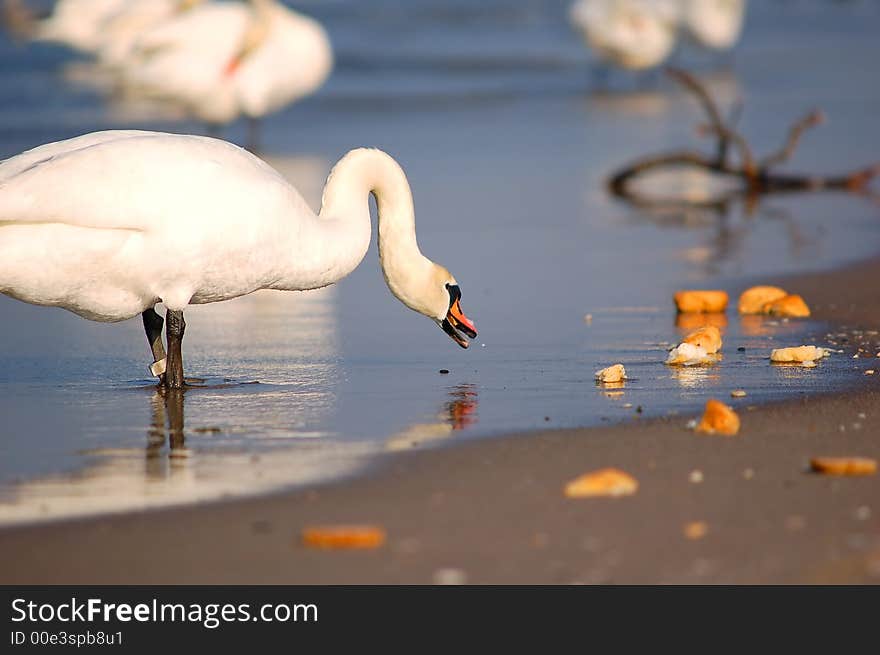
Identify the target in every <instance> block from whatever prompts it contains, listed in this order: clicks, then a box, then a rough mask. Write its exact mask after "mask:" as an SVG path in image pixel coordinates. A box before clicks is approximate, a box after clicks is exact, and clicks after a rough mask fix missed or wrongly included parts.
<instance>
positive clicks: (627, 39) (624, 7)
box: [569, 0, 679, 70]
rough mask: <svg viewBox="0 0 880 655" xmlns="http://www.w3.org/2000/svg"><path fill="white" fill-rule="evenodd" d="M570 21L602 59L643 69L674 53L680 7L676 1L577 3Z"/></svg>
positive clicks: (591, 0) (595, 0)
mask: <svg viewBox="0 0 880 655" xmlns="http://www.w3.org/2000/svg"><path fill="white" fill-rule="evenodd" d="M569 18H570V20H571V22H572V24H573V25H574V26H575V27H576V28H577V29H578V30H579V31H580V32H581V34H582V36H583V38H584V41H585V42H586V44H587V45H588V46H589V47H590V48H591V49H592V50H593V51H594V52H595V53H596V54H597V55H598V56H599V58H600V59H602V60H603V61H605V62H607V63H610V64H613V65H614V66H618V67H621V68H625V69H629V70H643V69H648V68H653V67H655V66H658V65H660V64H661V63H663V61H665V60H666V58H667V57H669V55H670V54H671V53H672V50H673V48H674V47H675V43H676V38H677V34H676V32H677V22H678V19H679V7H678V4H677V3H676V2H675V0H577V1H576V2H575V3H574V4H573V5H572V6H571V8H570V11H569Z"/></svg>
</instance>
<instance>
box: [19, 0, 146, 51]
mask: <svg viewBox="0 0 880 655" xmlns="http://www.w3.org/2000/svg"><path fill="white" fill-rule="evenodd" d="M128 2H129V0H58V2H57V3H56V4H55V8H54V10H53V11H52V15H51V16H49V17H48V18H46V19H45V20H42V21H39V23H37V25H36V30H35V35H34V36H35V38H36V39H39V40H44V41H54V42H57V43H63V44H65V45H67V46H69V47H71V48H74V49H76V50H81V51H83V52H89V53H91V52H95V51H96V50H97V49H98V48H99V47H100V45H101V42H102V39H103V34H102V32H101V25H102V23H103V21H104V20H105V19H106V18H108V17H109V16H111V15H113V14H114V13H116V12H118V11H120V10H121V9H123V8H124V7H125V5H127V4H128Z"/></svg>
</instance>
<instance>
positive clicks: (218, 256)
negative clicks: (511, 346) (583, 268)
mask: <svg viewBox="0 0 880 655" xmlns="http://www.w3.org/2000/svg"><path fill="white" fill-rule="evenodd" d="M371 193H372V194H373V195H374V196H375V198H376V205H377V208H378V215H379V258H380V260H381V264H382V271H383V273H384V275H385V280H386V282H387V284H388V287H389V289H390V290H391V292H392V293H393V294H394V296H396V297H397V298H398V299H399V300H400V301H401V302H402V303H403V304H404V305H406V306H407V307H409V308H410V309H413V310H415V311H417V312H419V313H421V314H424V315H425V316H428V317H430V318H431V319H433V320H434V321H435V322H436V323H437V324H438V325H439V326H440V327H441V328H442V329H443V330H444V331H445V332H446V333H447V334H448V335H449V336H450V337H452V339H454V340H455V342H456V343H457V344H458V345H460V346H461V347H463V348H466V347H467V345H468V342H467V340H466V339H465V338H464V337H463V336H462V334H460V332H461V333H464V334H465V335H467V336H469V337H471V338H474V337H476V334H477V333H476V329H475V327H474V325H473V323H471V322H470V320H468V319H467V318H466V317H465V315H464V314H463V313H462V310H461V305H460V302H459V301H460V298H461V292H460V290H459V287H458V283H457V282H456V281H455V278H454V277H453V276H452V275H451V274H450V273H449V271H447V270H446V269H445V268H443V267H442V266H439V265H438V264H435V263H434V262H432V261H431V260H429V259H427V258H426V257H424V256H423V255H422V253H421V252H420V250H419V247H418V244H417V242H416V233H415V214H414V207H413V200H412V195H411V193H410V187H409V184H408V182H407V179H406V175H405V174H404V172H403V170H402V169H401V168H400V166H399V165H398V164H397V163H396V162H395V161H394V159H392V158H391V157H390V156H388V155H387V154H385V153H384V152H382V151H380V150H368V149H358V150H352V151H351V152H349V153H348V154H347V155H345V157H343V158H342V159H341V160H340V161H339V162H338V163H337V164H336V166H334V167H333V170H332V171H331V173H330V176H329V178H328V179H327V183H326V185H325V187H324V195H323V198H322V206H321V210H320V213H319V214H318V215H317V216H316V215H315V214H314V213H313V212H312V210H311V209H309V207H308V205H307V204H306V202H305V201H304V200H303V199H302V197H301V196H300V194H299V193H298V192H297V191H296V189H294V188H293V187H292V186H291V185H290V184H289V183H288V182H286V181H285V180H284V179H283V178H282V177H281V175H280V174H279V173H278V172H277V171H275V170H274V169H273V168H272V167H270V166H269V165H268V164H266V163H265V162H263V161H262V160H260V159H258V158H257V157H255V156H253V155H251V154H250V153H248V152H247V151H245V150H243V149H241V148H239V147H237V146H234V145H232V144H230V143H227V142H225V141H220V140H217V139H212V138H208V137H199V136H189V135H176V134H164V133H161V132H139V131H107V132H95V133H92V134H86V135H84V136H80V137H76V138H74V139H69V140H66V141H59V142H57V143H50V144H47V145H43V146H40V147H38V148H34V149H33V150H29V151H27V152H24V153H22V154H20V155H17V156H15V157H12V158H11V159H8V160H6V161H4V162H2V163H0V293H4V294H6V295H9V296H11V297H13V298H17V299H19V300H22V301H24V302H28V303H33V304H37V305H49V306H57V307H63V308H64V309H67V310H70V311H72V312H74V313H76V314H79V315H80V316H82V317H84V318H87V319H91V320H94V321H105V322H114V321H121V320H125V319H127V318H131V317H133V316H136V315H137V314H142V315H143V319H144V327H145V330H146V332H147V338H148V340H149V342H150V346H151V348H152V350H153V357H154V360H155V362H156V364H154V367H153V368H152V370H153V372H154V374H156V375H157V376H159V378H160V381H162V382H163V383H164V384H165V385H167V386H169V387H181V386H183V385H184V377H183V364H182V358H181V352H180V346H181V341H182V339H183V333H184V328H185V323H184V320H183V310H184V309H186V307H187V306H188V305H190V304H201V303H210V302H218V301H221V300H228V299H230V298H235V297H238V296H242V295H245V294H248V293H251V292H253V291H255V290H257V289H282V290H304V289H315V288H319V287H324V286H327V285H330V284H333V283H334V282H337V281H338V280H340V279H342V278H344V277H345V276H346V275H348V274H349V273H350V272H351V271H352V270H354V268H355V267H356V266H357V265H358V264H359V263H360V261H361V260H362V259H363V257H364V255H365V254H366V251H367V249H368V247H369V244H370V232H371V229H370V209H369V202H368V200H369V198H368V196H369V194H371ZM159 302H162V303H164V304H165V307H166V310H167V313H166V318H167V323H168V325H167V342H168V356H167V366H166V362H165V351H164V348H163V346H162V340H161V334H162V322H163V321H162V319H161V318H160V317H159V315H158V314H157V313H156V312H155V310H154V309H153V308H154V306H155V305H156V304H157V303H159ZM166 368H167V373H165V369H166ZM163 373H164V378H163Z"/></svg>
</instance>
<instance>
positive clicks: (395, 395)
mask: <svg viewBox="0 0 880 655" xmlns="http://www.w3.org/2000/svg"><path fill="white" fill-rule="evenodd" d="M295 4H296V6H297V7H298V8H301V9H302V10H303V11H306V12H308V13H311V14H312V15H314V16H315V17H316V18H318V19H319V20H321V21H322V22H323V23H324V24H325V26H326V27H327V30H328V32H329V33H330V35H331V38H332V40H333V43H334V47H335V50H336V57H337V67H336V70H335V71H334V74H333V76H332V77H331V79H330V80H329V82H328V83H327V85H326V86H325V87H324V88H323V89H322V90H321V91H320V92H319V93H318V94H316V95H315V96H313V97H311V98H309V99H307V100H304V101H303V102H301V103H298V104H296V105H294V106H291V107H289V108H287V109H285V110H283V111H282V112H280V113H278V114H276V115H274V116H272V117H270V119H269V120H268V121H267V123H266V125H265V131H264V143H265V157H266V158H267V159H268V160H269V161H270V163H272V164H273V165H275V166H276V167H278V168H279V170H281V171H282V172H283V173H284V174H285V175H286V176H287V177H288V178H289V179H291V180H292V181H293V182H294V183H295V184H296V185H297V186H298V187H300V188H301V189H302V190H303V192H304V195H305V196H306V198H307V200H309V202H311V203H312V204H313V206H315V207H316V208H317V203H319V199H320V190H321V187H322V184H323V180H324V178H325V177H326V174H327V171H328V170H329V168H330V166H331V165H332V163H333V162H334V161H335V160H336V159H337V158H339V157H340V156H341V155H342V154H344V152H345V151H347V150H348V149H349V148H352V147H356V146H361V145H371V146H377V147H381V148H383V149H384V150H386V151H388V152H390V153H392V154H393V155H394V156H395V157H396V158H397V159H398V160H399V161H400V162H401V164H402V165H403V166H404V168H405V169H406V171H407V174H408V176H409V179H410V183H411V184H412V187H413V191H414V195H415V200H416V209H417V216H418V225H417V228H418V234H419V242H420V245H421V248H422V250H423V251H424V252H425V254H426V255H428V256H429V257H431V258H433V259H434V260H436V261H439V262H441V263H443V264H444V265H445V266H447V267H448V268H449V269H450V270H452V271H453V273H454V274H455V276H456V278H457V279H458V281H459V282H460V284H461V287H462V291H463V294H464V295H463V301H462V303H463V307H464V309H465V311H466V312H467V313H468V315H469V316H471V317H472V318H473V319H474V321H475V322H476V324H477V326H478V328H479V329H480V336H479V338H478V339H477V341H476V342H475V343H474V345H473V347H472V348H471V349H470V350H468V351H462V350H460V349H458V347H457V346H455V345H454V344H453V343H452V342H451V341H450V340H449V339H448V338H447V337H446V336H445V335H443V334H442V332H440V331H439V330H438V329H437V328H436V327H435V326H434V325H433V324H432V323H431V322H430V321H428V320H426V319H424V318H423V317H420V316H418V315H416V314H414V313H412V312H410V311H409V310H406V309H405V308H404V307H402V306H401V305H400V304H399V303H398V302H397V301H396V300H395V299H394V298H393V297H391V295H390V294H389V293H388V292H387V289H386V288H385V285H384V282H383V280H382V276H381V272H380V270H379V266H378V262H377V257H376V255H375V250H374V249H373V250H371V252H370V253H369V254H368V256H367V258H366V259H365V261H364V263H363V264H362V265H361V267H360V268H359V269H358V270H357V271H355V273H354V274H352V275H351V276H350V277H349V278H347V279H346V280H344V281H342V282H341V283H340V284H338V285H337V286H335V287H333V288H331V289H328V290H324V291H321V292H318V293H316V294H282V293H273V292H265V293H260V294H255V295H254V296H252V297H248V298H243V299H240V300H237V301H232V302H228V303H221V304H216V305H209V306H201V307H196V308H193V309H192V310H191V311H188V312H187V323H188V328H187V336H186V341H185V344H184V357H185V362H186V366H187V372H188V374H191V375H198V376H202V377H205V378H207V383H206V385H207V386H206V387H205V388H196V389H192V390H190V391H187V393H186V394H185V395H184V397H183V400H182V401H181V400H180V399H177V398H175V399H171V400H170V401H169V399H167V398H164V397H163V396H161V395H159V394H157V393H156V392H155V391H154V390H153V389H152V388H151V386H150V381H149V379H148V375H147V373H146V366H147V364H148V363H149V359H150V358H149V356H148V355H149V353H148V349H147V346H146V340H145V338H144V336H143V331H142V328H141V325H140V321H139V320H132V321H128V322H125V323H122V324H118V325H101V324H95V323H90V322H87V321H84V320H82V319H80V318H78V317H76V316H74V315H72V314H69V313H67V312H64V311H62V310H58V309H47V308H41V307H32V306H29V305H24V304H22V303H18V302H16V301H13V300H10V299H7V298H5V297H0V416H2V417H3V424H2V427H0V499H5V502H0V522H2V521H12V520H30V519H33V518H41V517H54V516H64V515H70V514H80V513H88V512H95V511H111V510H125V509H133V508H140V507H147V506H154V505H162V504H170V503H180V502H189V501H193V500H201V499H210V498H217V497H221V496H228V495H237V494H245V493H257V492H263V491H267V490H270V489H276V488H279V487H285V486H291V485H299V484H309V483H313V482H315V481H317V480H322V479H327V478H332V477H335V476H340V475H347V474H351V473H353V472H356V471H357V470H360V468H362V467H363V466H364V465H365V464H367V463H375V462H377V461H381V458H382V457H383V456H385V455H384V453H386V452H388V451H396V450H400V449H402V448H407V447H410V446H412V445H413V444H425V445H428V444H433V443H449V442H450V440H451V439H468V438H479V437H482V436H486V435H492V434H498V433H503V432H509V431H519V430H528V429H534V428H539V427H540V428H543V427H560V426H580V425H595V424H599V423H602V422H606V421H617V420H622V419H626V418H630V417H634V416H635V415H636V409H637V408H639V407H640V408H641V409H642V413H641V414H640V415H641V416H655V415H663V414H668V413H680V414H681V415H682V424H684V422H685V421H686V418H687V417H689V416H690V415H692V414H693V413H694V411H696V409H697V408H698V407H699V406H700V405H701V404H702V402H703V401H704V400H705V399H706V398H707V397H710V396H720V397H725V398H726V397H728V394H729V391H730V390H732V389H735V388H744V389H746V390H747V391H748V397H747V398H745V399H742V400H739V401H736V403H735V404H739V405H745V404H753V403H756V402H761V401H765V400H769V399H775V398H783V397H789V396H792V395H795V394H800V393H803V392H810V391H816V390H821V389H827V388H834V387H835V386H837V385H842V384H848V383H852V382H854V381H856V380H858V379H860V376H861V375H862V369H863V368H864V367H865V366H864V365H862V364H861V363H859V362H858V360H851V359H849V356H848V355H846V356H845V355H838V356H834V357H831V358H830V359H829V360H826V361H824V362H822V363H821V364H820V366H819V367H818V368H816V369H812V370H807V369H800V368H790V367H771V366H770V365H769V364H768V362H767V361H766V357H767V355H768V354H769V350H770V348H772V347H777V346H780V345H799V344H800V343H802V342H816V343H820V342H822V340H823V335H824V334H825V331H826V330H825V327H824V326H821V325H817V324H814V323H811V322H804V321H791V322H788V323H775V322H768V321H765V320H762V319H754V320H748V321H743V320H741V319H740V318H739V317H737V316H736V315H735V314H734V313H733V312H729V314H728V317H727V323H726V326H725V348H724V353H725V358H724V360H723V362H722V363H721V364H719V365H717V366H715V367H712V368H709V369H695V370H686V371H674V370H672V369H669V368H668V367H666V366H664V365H663V364H662V361H663V359H664V358H665V351H664V349H665V347H667V344H669V343H673V342H675V341H676V340H677V339H678V338H680V336H681V335H682V334H683V333H684V332H685V331H686V330H685V328H683V327H677V326H676V317H675V313H674V311H673V307H672V303H671V295H672V293H673V291H675V290H676V289H679V288H684V287H712V288H728V289H731V290H732V289H734V288H738V287H739V286H740V285H741V284H742V283H743V280H745V279H749V280H755V281H766V282H767V283H772V282H773V281H774V278H775V276H778V275H781V274H784V273H791V272H796V271H806V270H816V269H822V268H828V267H832V266H838V265H840V264H842V263H845V262H848V261H853V260H857V259H860V258H863V257H866V256H868V255H872V254H874V253H876V252H877V250H878V247H880V229H878V219H880V216H878V213H880V212H878V207H877V205H876V204H875V203H872V202H871V201H870V200H868V199H866V198H862V197H856V196H849V195H845V194H823V195H801V196H786V197H772V198H767V199H766V200H764V201H763V202H762V203H761V204H760V205H759V206H758V207H757V208H755V209H754V211H753V212H751V213H749V212H747V211H745V210H744V208H743V207H742V206H741V205H734V206H733V207H732V208H731V210H730V212H729V213H728V214H727V215H726V216H724V217H721V216H718V215H716V214H714V213H710V212H700V211H687V212H684V211H673V212H664V213H649V212H644V211H639V210H636V209H633V208H631V207H628V206H626V205H624V204H621V203H620V202H619V201H616V200H614V199H612V198H611V197H610V196H609V195H608V194H607V193H606V192H605V190H604V185H603V184H604V179H605V177H606V176H607V175H608V174H609V173H610V171H611V170H613V169H614V168H615V167H616V166H618V165H620V164H622V163H624V162H626V161H628V160H630V159H632V158H634V157H636V156H638V155H641V154H645V153H649V152H653V151H658V150H663V149H668V148H671V147H678V146H681V145H691V146H693V147H699V145H700V143H699V142H698V141H697V140H696V138H695V137H694V125H695V124H696V123H698V122H699V121H700V120H701V117H700V115H699V113H698V111H697V110H696V108H695V106H694V104H693V102H692V100H691V99H690V98H688V97H686V96H684V95H682V94H681V93H680V92H679V91H678V90H677V89H676V88H675V87H674V86H673V85H672V84H671V83H669V82H668V81H665V80H660V81H659V82H656V83H653V84H652V83H651V82H650V81H644V80H634V79H631V78H628V77H627V76H625V75H616V76H613V79H612V80H611V83H610V85H611V86H610V89H608V90H601V91H598V90H594V89H592V88H591V84H592V81H593V77H592V74H591V66H590V61H589V55H588V54H587V52H586V51H585V50H584V48H583V46H582V45H581V42H580V40H579V38H578V37H577V35H576V34H574V33H573V32H572V31H571V30H570V29H569V28H568V26H567V23H566V20H565V8H566V5H565V4H564V3H557V2H527V1H519V2H513V1H509V2H500V1H499V2H481V3H472V2H465V1H463V0H462V1H461V2H440V1H439V0H437V1H429V0H420V1H419V2H410V3H396V2H375V1H373V2H353V1H350V2H344V1H338V2H317V1H314V2H301V3H295ZM399 5H403V6H399ZM878 29H880V8H878V7H877V6H876V5H875V4H874V3H868V2H861V3H859V2H854V3H833V2H819V1H817V2H798V3H789V2H767V3H756V2H753V3H751V13H750V16H749V21H748V24H747V28H746V31H745V34H744V38H743V40H742V43H741V45H740V47H739V48H738V49H737V51H736V53H735V57H734V58H733V60H732V62H731V61H729V60H727V59H724V58H721V59H720V60H719V58H716V57H712V56H707V55H705V54H703V53H698V52H695V51H693V50H690V49H683V50H682V51H680V52H679V53H677V54H676V58H675V63H677V64H678V65H680V66H686V67H688V68H692V69H694V70H696V72H697V73H698V74H700V75H701V76H703V77H705V78H706V79H707V80H708V82H709V85H710V87H711V89H712V90H713V93H715V94H716V95H717V96H718V98H719V99H720V100H723V101H724V102H734V101H735V100H736V99H737V98H742V99H743V100H744V101H745V102H746V110H745V113H744V114H743V117H742V121H741V128H742V131H743V132H744V133H746V134H748V135H749V137H750V138H751V140H752V141H753V142H754V143H755V144H757V145H758V146H760V149H764V150H771V149H774V148H775V147H776V146H777V144H778V143H779V142H780V141H781V138H782V136H783V134H784V132H785V130H786V128H787V126H788V124H789V122H790V121H791V120H792V119H794V118H796V117H797V116H799V115H801V114H802V113H804V112H805V111H806V110H807V109H810V108H812V107H814V106H820V107H822V108H823V109H824V110H825V112H826V113H827V115H828V117H829V119H830V120H829V123H828V124H827V125H825V126H823V127H822V128H821V129H817V130H816V131H815V132H814V133H811V134H810V135H808V136H807V137H806V138H805V139H804V142H803V144H802V147H801V149H800V150H799V151H798V154H797V156H796V158H795V160H794V161H793V162H792V164H791V167H792V168H796V169H803V170H816V171H835V170H847V169H850V168H853V167H856V166H857V165H861V164H867V163H869V162H872V161H875V160H876V157H877V153H878V152H880V131H878V130H877V129H876V117H877V116H878V115H880V89H878V87H877V85H876V70H875V62H876V61H877V60H878V57H880V40H878V39H876V34H877V33H878ZM83 63H84V60H83V59H82V58H81V57H76V56H74V55H72V54H71V53H69V52H67V51H65V50H64V49H63V48H60V47H54V46H47V45H41V44H29V45H16V44H13V43H11V42H10V41H8V40H6V37H0V157H5V156H7V155H12V154H15V153H17V152H19V151H21V150H23V149H25V148H27V147H32V146H34V145H37V144H39V143H42V142H46V141H51V140H57V139H61V138H66V137H70V136H74V135H76V134H80V133H83V132H88V131H92V130H97V129H107V128H120V127H138V128H147V129H162V130H168V131H179V132H199V131H201V130H202V127H201V126H200V125H198V124H196V123H193V122H189V121H187V120H169V119H168V118H167V116H166V115H157V114H155V113H150V112H149V111H143V110H141V109H138V110H137V111H136V112H135V111H134V110H133V109H132V108H131V107H117V106H112V105H110V104H108V103H107V102H106V101H105V100H104V98H102V96H101V95H100V94H99V93H97V92H95V91H93V90H90V89H88V88H84V87H81V86H78V85H76V84H74V83H72V82H70V81H69V80H68V79H66V77H65V76H67V77H70V76H71V75H80V76H81V73H76V71H77V70H80V69H78V68H76V66H79V67H81V66H82V65H83ZM71 66H74V68H73V69H71ZM719 67H721V68H719ZM71 70H73V71H74V72H73V73H71ZM226 137H227V138H229V139H230V140H233V141H237V142H242V141H243V139H244V126H242V125H234V126H232V127H231V128H230V129H229V130H228V131H227V133H226ZM676 184H679V185H683V186H685V187H686V188H688V189H690V190H692V191H693V190H696V191H703V190H705V189H706V188H707V187H706V184H705V182H704V181H702V180H700V179H696V178H687V179H685V180H684V181H682V180H678V181H677V182H676ZM661 185H665V183H661ZM664 188H665V187H664ZM808 300H809V299H808ZM587 313H589V314H591V315H592V322H590V323H587V322H585V321H584V315H585V314H587ZM738 346H743V347H745V348H746V350H745V351H744V352H739V351H737V347H738ZM615 362H622V363H624V364H625V365H626V367H627V370H628V371H629V373H630V375H631V376H632V377H633V378H634V380H632V381H631V382H629V383H627V384H626V386H625V388H624V389H623V390H622V392H621V391H609V390H603V389H599V388H597V387H596V386H595V384H594V383H593V380H592V377H593V372H594V371H595V370H596V369H598V368H601V367H603V366H606V365H609V364H612V363H615ZM440 369H448V370H449V373H448V374H440V373H439V370H440ZM253 383H257V384H253ZM169 402H170V405H169V404H168V403H169ZM181 411H183V416H184V419H183V421H182V422H181V421H180V420H179V419H176V418H173V417H176V416H178V414H179V413H180V412H181ZM175 421H176V425H177V427H180V426H181V425H182V426H183V433H184V435H185V446H184V447H181V448H175V449H173V450H172V449H170V448H169V447H168V444H167V443H162V442H160V441H157V439H156V435H159V436H165V433H166V431H167V426H168V425H172V424H175ZM173 427H174V425H172V428H173ZM172 431H173V430H172ZM172 455H173V456H172Z"/></svg>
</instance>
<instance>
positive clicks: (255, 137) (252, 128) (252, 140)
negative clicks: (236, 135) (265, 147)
mask: <svg viewBox="0 0 880 655" xmlns="http://www.w3.org/2000/svg"><path fill="white" fill-rule="evenodd" d="M247 122H248V128H247V130H248V133H247V149H248V150H249V151H251V152H253V153H256V152H257V151H258V150H259V149H260V119H259V118H254V117H253V116H248V119H247Z"/></svg>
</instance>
